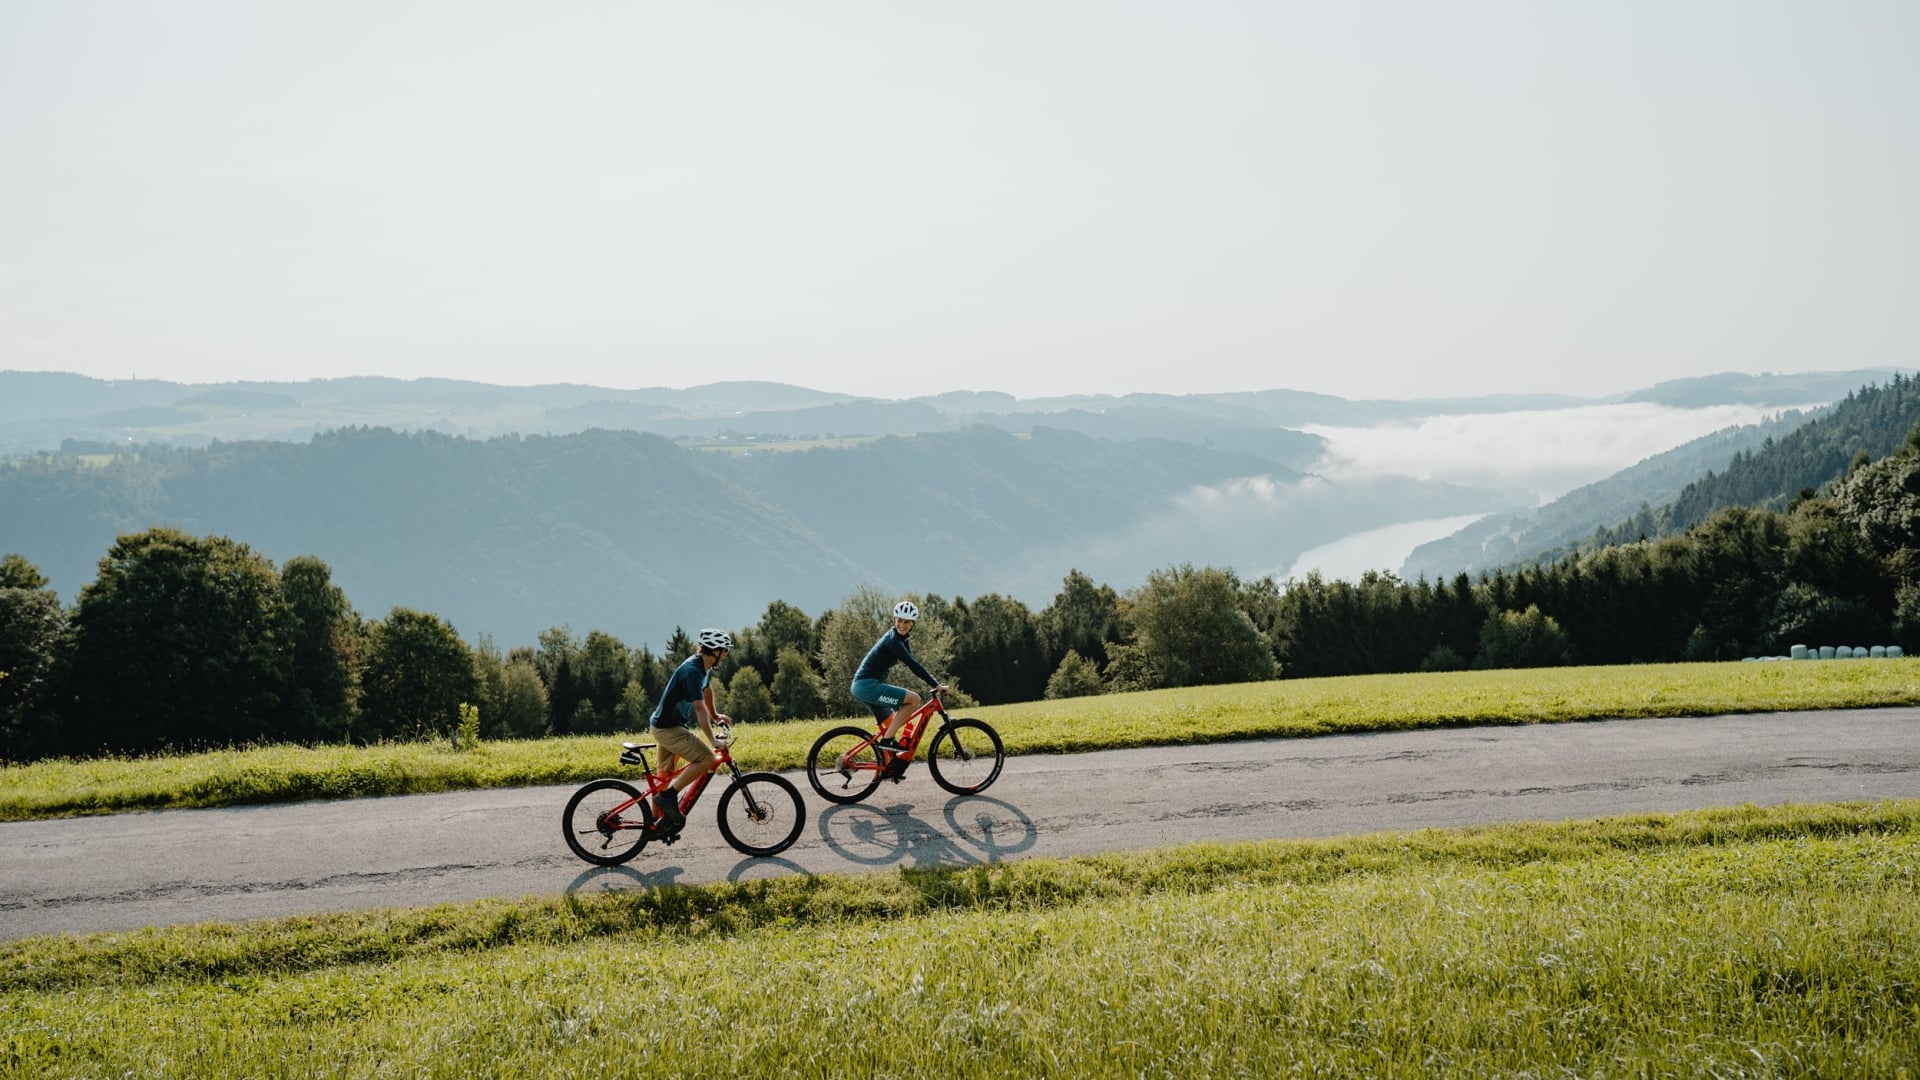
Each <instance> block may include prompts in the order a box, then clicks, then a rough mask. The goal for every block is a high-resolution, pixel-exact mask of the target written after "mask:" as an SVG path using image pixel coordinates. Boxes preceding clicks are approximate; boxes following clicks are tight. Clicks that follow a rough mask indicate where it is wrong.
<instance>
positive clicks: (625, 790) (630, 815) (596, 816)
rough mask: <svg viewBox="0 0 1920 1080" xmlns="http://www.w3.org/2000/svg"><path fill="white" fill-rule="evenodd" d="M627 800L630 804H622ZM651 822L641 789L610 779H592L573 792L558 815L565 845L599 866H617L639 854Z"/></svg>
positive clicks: (650, 815) (651, 811)
mask: <svg viewBox="0 0 1920 1080" xmlns="http://www.w3.org/2000/svg"><path fill="white" fill-rule="evenodd" d="M628 802H632V805H631V806H627V805H624V804H626V803H628ZM615 811H618V813H615ZM652 825H653V809H652V808H651V807H649V806H648V805H647V800H646V799H644V798H641V796H640V789H639V788H636V787H634V786H633V785H632V784H629V783H627V782H626V781H625V780H615V779H611V778H608V779H603V780H594V781H591V782H589V783H588V784H587V785H586V786H584V787H582V788H581V789H580V790H579V791H576V792H574V793H573V797H572V798H571V799H568V800H567V808H566V809H565V810H563V811H561V814H560V828H561V832H562V833H563V835H565V836H566V838H567V846H568V847H570V848H572V849H573V853H574V854H575V855H578V856H580V857H581V858H583V859H585V860H587V861H588V862H590V863H595V864H597V865H599V866H619V865H620V864H621V863H624V862H626V861H627V860H628V859H631V858H633V857H634V856H635V855H638V854H640V849H641V848H643V847H646V846H647V835H648V833H647V830H648V829H649V827H651V826H652Z"/></svg>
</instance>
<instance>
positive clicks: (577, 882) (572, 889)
mask: <svg viewBox="0 0 1920 1080" xmlns="http://www.w3.org/2000/svg"><path fill="white" fill-rule="evenodd" d="M685 872H686V868H685V867H680V866H663V867H661V868H660V869H658V870H635V869H634V868H633V867H631V866H596V867H594V868H593V869H591V870H588V871H585V872H584V873H582V874H581V875H580V876H579V877H576V878H574V879H573V880H572V881H571V882H569V883H568V884H567V887H566V889H565V893H566V895H568V896H570V897H572V896H580V895H582V894H585V895H588V896H606V895H611V894H613V893H628V892H645V891H646V890H648V889H664V888H666V887H667V886H669V885H678V884H680V876H681V875H682V874H684V873H685ZM790 876H799V877H813V876H814V874H813V871H811V870H808V869H807V868H805V867H803V866H801V865H800V864H799V863H796V862H791V861H789V860H786V859H781V858H764V857H761V856H755V855H749V856H747V857H746V858H744V859H741V860H740V861H739V862H737V863H734V864H733V868H732V869H731V870H728V871H727V880H728V881H736V882H737V881H757V880H761V879H763V878H777V877H790Z"/></svg>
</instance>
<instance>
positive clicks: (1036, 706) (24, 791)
mask: <svg viewBox="0 0 1920 1080" xmlns="http://www.w3.org/2000/svg"><path fill="white" fill-rule="evenodd" d="M1912 704H1920V659H1900V660H1857V661H1837V660H1836V661H1823V662H1819V663H1813V662H1800V663H1722V664H1647V665H1635V666H1629V667H1570V668H1540V669H1534V670H1527V671H1479V672H1452V673H1444V674H1430V675H1369V676H1356V677H1350V678H1337V679H1288V680H1281V681H1277V682H1265V683H1243V684H1238V685H1233V686H1214V687H1198V688H1193V689H1185V690H1156V691H1149V692H1146V693H1138V694H1113V695H1107V696H1104V697H1092V698H1074V699H1071V700H1068V701H1045V702H1029V703H1026V704H1021V705H1003V706H998V707H993V708H967V709H955V710H953V712H954V714H955V715H972V716H978V717H980V718H982V719H985V720H987V721H989V722H990V723H992V724H993V725H994V726H995V727H996V728H998V729H999V730H1000V732H1001V734H1002V735H1003V736H1004V737H1005V739H1006V744H1007V750H1008V752H1009V753H1013V754H1031V753H1052V752H1080V751H1087V750H1100V749H1110V748H1116V747H1126V746H1156V745H1179V744H1186V743H1200V742H1214V741H1217V740H1222V739H1251V738H1265V737H1299V736H1308V735H1325V734H1332V733H1337V732H1354V731H1384V730H1407V729H1414V728H1427V727H1452V726H1461V725H1469V724H1530V723H1546V722H1554V721H1566V720H1585V719H1599V718H1611V717H1646V716H1699V715H1710V714H1714V713H1722V712H1748V711H1752V712H1765V711H1778V710H1790V709H1832V708H1862V707H1872V706H1884V705H1912ZM839 722H845V721H827V720H816V721H804V722H795V723H786V724H759V725H752V726H743V727H742V728H741V734H742V738H741V742H740V745H739V746H738V747H737V753H738V756H739V760H740V761H741V763H742V765H743V767H746V768H750V769H790V768H796V767H799V766H800V765H802V764H803V763H804V760H805V755H806V751H807V749H808V747H809V746H811V745H812V743H813V740H814V739H815V738H816V737H818V736H819V734H820V733H821V732H823V731H825V730H826V729H827V728H828V727H829V726H831V725H832V724H834V723H839ZM628 737H630V738H642V740H643V741H644V738H643V737H641V736H628ZM620 738H621V736H618V735H604V736H588V737H577V738H565V739H539V740H531V741H525V742H489V743H485V744H483V745H482V746H481V747H480V748H479V749H477V750H473V751H456V750H454V749H452V748H451V747H450V746H448V745H446V744H445V743H440V742H434V743H415V744H397V745H385V746H373V747H340V746H333V747H294V746H274V747H262V748H257V749H244V750H231V751H222V752H217V753H208V754H182V755H167V756H158V757H148V758H105V759H89V760H59V761H46V762H36V763H33V764H30V765H10V766H4V767H0V821H5V820H23V819H29V818H39V817H57V816H66V815H73V814H96V813H112V812H116V811H123V810H140V809H158V808H166V807H194V806H232V805H240V804H246V803H264V802H288V801H294V800H300V799H316V798H353V797H358V796H367V795H401V794H411V793H418V792H429V791H450V790H455V789H464V788H484V787H512V786H521V785H529V784H563V783H575V782H579V781H583V780H587V779H590V778H592V777H596V776H605V775H608V774H609V773H615V772H619V771H621V770H620V767H619V766H618V765H616V764H615V761H614V757H615V754H616V753H617V747H618V742H619V740H620Z"/></svg>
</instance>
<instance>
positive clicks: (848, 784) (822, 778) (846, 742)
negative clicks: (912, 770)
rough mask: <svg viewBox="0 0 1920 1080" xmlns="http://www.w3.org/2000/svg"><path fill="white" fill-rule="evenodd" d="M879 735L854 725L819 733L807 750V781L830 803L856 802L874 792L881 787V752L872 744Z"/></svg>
mask: <svg viewBox="0 0 1920 1080" xmlns="http://www.w3.org/2000/svg"><path fill="white" fill-rule="evenodd" d="M877 738H879V736H878V735H876V734H875V733H874V732H872V731H870V730H868V729H866V728H859V727H854V726H853V725H851V724H849V725H847V726H846V727H837V728H834V729H833V730H832V731H829V732H827V733H826V734H825V735H822V736H820V738H819V739H818V740H817V741H815V742H814V744H813V749H812V750H810V751H808V753H807V783H809V784H811V785H813V790H814V791H816V792H819V794H820V797H821V798H823V799H825V800H827V801H828V802H835V803H857V802H859V801H860V800H861V799H864V798H866V797H867V796H869V795H871V794H873V789H874V788H876V787H879V786H880V751H878V750H876V749H874V746H873V742H874V740H875V739H877ZM843 759H844V760H843Z"/></svg>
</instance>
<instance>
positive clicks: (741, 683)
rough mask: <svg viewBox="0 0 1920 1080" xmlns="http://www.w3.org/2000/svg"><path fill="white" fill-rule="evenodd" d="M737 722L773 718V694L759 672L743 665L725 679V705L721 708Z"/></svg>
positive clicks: (749, 722) (746, 722) (743, 722)
mask: <svg viewBox="0 0 1920 1080" xmlns="http://www.w3.org/2000/svg"><path fill="white" fill-rule="evenodd" d="M723 711H724V712H725V713H726V714H727V715H728V716H731V717H733V719H734V720H736V721H737V722H739V723H742V724H751V723H758V722H760V721H764V720H771V719H773V695H772V694H769V693H767V684H766V683H764V682H762V681H760V672H759V671H757V670H756V669H754V668H750V667H743V668H741V669H740V670H739V671H736V672H734V673H733V678H732V679H730V680H728V681H727V707H726V709H724V710H723Z"/></svg>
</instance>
